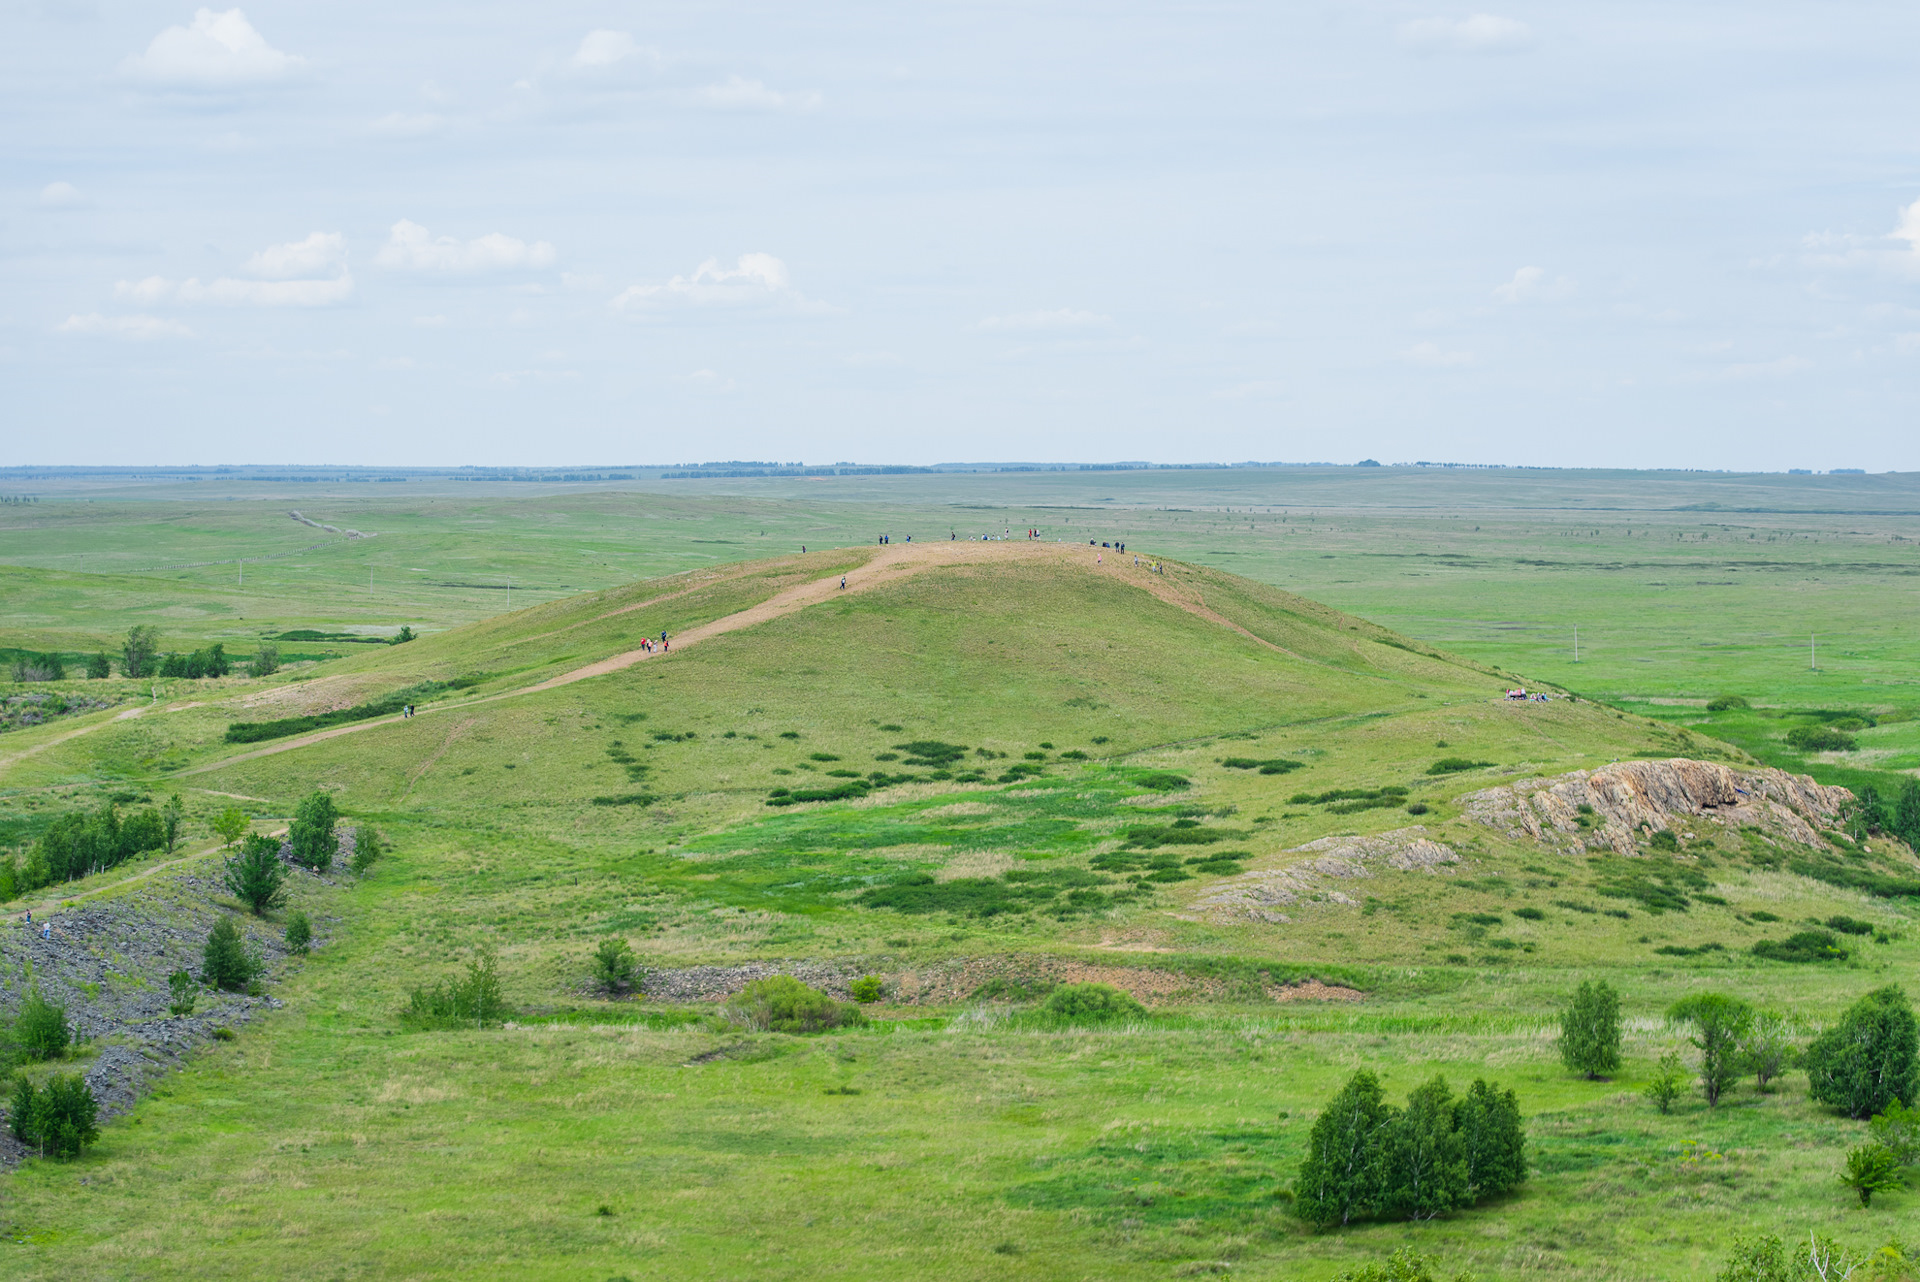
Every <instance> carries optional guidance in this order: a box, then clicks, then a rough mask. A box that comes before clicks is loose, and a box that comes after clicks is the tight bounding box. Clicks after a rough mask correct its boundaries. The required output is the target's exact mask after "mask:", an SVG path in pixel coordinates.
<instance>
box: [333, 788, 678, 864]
mask: <svg viewBox="0 0 1920 1282" xmlns="http://www.w3.org/2000/svg"><path fill="white" fill-rule="evenodd" d="M649 800H651V798H649ZM386 853H387V843H386V842H384V841H382V840H381V839H380V833H379V831H378V830H376V829H375V828H374V826H373V825H372V824H361V825H360V826H359V827H358V828H355V829H354V830H353V860H352V862H350V863H349V864H348V865H347V866H348V867H349V868H352V869H353V871H354V873H355V874H356V875H358V876H361V877H364V876H366V875H367V871H368V870H369V869H371V868H372V867H373V865H374V861H375V860H377V859H379V858H381V857H382V856H384V855H385V854H386Z"/></svg>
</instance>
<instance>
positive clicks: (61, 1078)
mask: <svg viewBox="0 0 1920 1282" xmlns="http://www.w3.org/2000/svg"><path fill="white" fill-rule="evenodd" d="M99 1118H100V1105H99V1102H98V1101H96V1100H95V1099H94V1097H93V1088H92V1087H90V1086H88V1085H87V1079H86V1078H84V1077H82V1076H81V1075H80V1074H78V1073H66V1074H61V1073H56V1074H54V1075H53V1076H52V1077H50V1078H48V1079H47V1083H46V1085H45V1086H39V1087H36V1086H35V1085H34V1084H33V1081H32V1079H31V1078H29V1077H27V1076H26V1075H25V1074H24V1073H23V1074H21V1075H20V1076H18V1077H16V1078H14V1081H13V1096H12V1099H11V1100H10V1101H9V1107H8V1109H7V1124H8V1126H9V1128H10V1129H11V1130H12V1131H13V1137H14V1138H15V1139H17V1140H19V1141H20V1142H21V1143H22V1144H25V1145H27V1146H29V1147H31V1148H36V1149H38V1150H39V1151H40V1153H41V1154H42V1155H43V1156H46V1155H51V1156H53V1157H72V1156H74V1155H75V1154H77V1153H79V1152H80V1150H81V1149H83V1148H85V1147H86V1146H87V1145H89V1144H92V1143H93V1142H94V1141H95V1140H97V1139H99V1138H100V1125H99Z"/></svg>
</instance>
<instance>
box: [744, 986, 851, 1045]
mask: <svg viewBox="0 0 1920 1282" xmlns="http://www.w3.org/2000/svg"><path fill="white" fill-rule="evenodd" d="M726 1011H727V1014H728V1015H729V1016H730V1017H731V1018H733V1019H734V1020H735V1021H736V1022H738V1023H741V1024H745V1025H746V1026H747V1027H748V1028H752V1029H757V1030H760V1031H762V1032H771V1033H819V1032H824V1031H826V1030H827V1029H829V1028H845V1027H851V1026H856V1025H860V1024H864V1023H866V1022H867V1017H866V1015H865V1014H864V1013H863V1012H862V1011H861V1010H860V1008H859V1007H858V1006H855V1005H853V1004H851V1003H849V1002H837V1001H835V1000H834V999H833V998H831V997H829V996H827V995H826V994H825V993H823V992H821V991H820V990H819V989H817V988H809V987H808V986H807V985H805V984H803V983H801V982H800V981H799V980H797V979H795V978H794V977H793V976H791V975H772V976H769V977H768V978H766V979H756V980H754V981H753V982H752V983H750V984H748V985H747V986H746V987H745V988H743V989H741V990H740V991H739V992H738V993H737V994H735V995H734V996H733V998H732V999H731V1000H729V1001H728V1002H727V1004H726Z"/></svg>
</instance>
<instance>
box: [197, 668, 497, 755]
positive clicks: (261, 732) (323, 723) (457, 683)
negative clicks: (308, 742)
mask: <svg viewBox="0 0 1920 1282" xmlns="http://www.w3.org/2000/svg"><path fill="white" fill-rule="evenodd" d="M486 679H487V674H486V673H484V672H476V673H474V674H472V675H471V676H464V677H455V678H454V679H453V680H451V681H422V682H421V683H420V684H419V685H412V686H408V687H407V688H406V689H404V690H396V691H394V692H393V693H392V694H390V695H385V696H383V697H382V698H379V699H375V700H374V701H373V702H372V703H359V704H355V705H354V706H353V707H351V708H341V709H338V710H337V711H334V712H317V713H314V714H313V715H312V716H307V717H281V718H279V719H278V720H275V721H236V722H234V723H233V724H231V725H229V726H228V727H227V742H228V743H259V742H260V741H262V740H263V739H284V738H286V737H287V736H288V735H291V734H305V733H306V732H308V731H309V730H325V729H326V728H327V727H328V726H340V725H346V724H347V723H348V722H352V721H369V720H371V719H373V718H374V717H388V716H392V715H393V714H394V713H396V712H398V711H400V709H402V708H404V707H406V706H407V705H408V704H409V703H419V702H420V701H421V700H423V699H426V698H428V697H429V696H431V695H436V694H441V693H443V692H445V691H448V690H465V689H467V688H469V687H471V686H477V685H479V684H480V683H481V682H482V681H485V680H486Z"/></svg>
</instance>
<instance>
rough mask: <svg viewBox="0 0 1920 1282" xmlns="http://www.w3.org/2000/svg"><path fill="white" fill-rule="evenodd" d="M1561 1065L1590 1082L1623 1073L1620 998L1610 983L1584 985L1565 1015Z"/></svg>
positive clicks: (1586, 983) (1563, 1016) (1562, 1027)
mask: <svg viewBox="0 0 1920 1282" xmlns="http://www.w3.org/2000/svg"><path fill="white" fill-rule="evenodd" d="M1535 911H1538V910H1537V909H1536V910H1535ZM1560 1062H1561V1063H1563V1064H1565V1065H1566V1066H1567V1068H1568V1069H1569V1070H1570V1071H1572V1072H1575V1073H1580V1074H1582V1075H1584V1076H1585V1077H1586V1079H1587V1080H1588V1081H1590V1082H1591V1081H1597V1080H1599V1078H1600V1076H1601V1074H1603V1073H1612V1072H1615V1071H1616V1070H1618V1069H1619V1067H1620V995H1619V994H1618V993H1616V992H1614V990H1613V988H1612V987H1611V986H1610V985H1608V983H1607V981H1606V980H1604V979H1603V980H1600V981H1599V982H1597V983H1594V982H1582V983H1581V985H1580V987H1579V988H1578V989H1577V990H1575V992H1574V995H1573V1002H1572V1004H1571V1005H1569V1006H1568V1007H1567V1009H1566V1010H1564V1011H1562V1012H1561V1014H1560Z"/></svg>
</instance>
